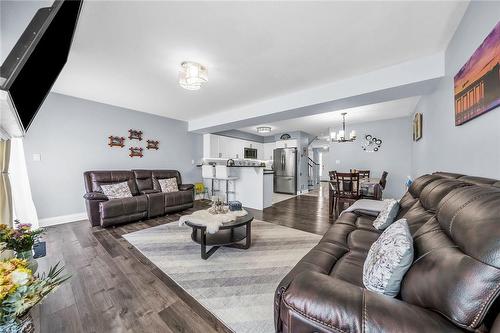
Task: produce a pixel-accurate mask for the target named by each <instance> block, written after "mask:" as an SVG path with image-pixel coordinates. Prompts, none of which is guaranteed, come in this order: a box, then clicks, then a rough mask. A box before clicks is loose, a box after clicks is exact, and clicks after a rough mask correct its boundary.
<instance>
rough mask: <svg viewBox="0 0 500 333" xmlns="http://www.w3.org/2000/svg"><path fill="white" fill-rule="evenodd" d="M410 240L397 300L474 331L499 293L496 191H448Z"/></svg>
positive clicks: (498, 197) (499, 227)
mask: <svg viewBox="0 0 500 333" xmlns="http://www.w3.org/2000/svg"><path fill="white" fill-rule="evenodd" d="M414 240H415V244H414V246H415V250H416V253H417V257H416V259H415V262H414V264H413V265H412V267H411V268H410V270H409V271H408V273H407V274H406V276H405V279H404V281H403V286H402V290H401V295H402V299H403V300H405V301H407V302H410V303H412V304H415V305H418V306H421V307H425V308H428V309H432V310H434V311H437V312H439V313H442V314H443V315H444V316H446V317H447V318H449V319H450V320H451V321H453V322H454V323H455V324H456V325H458V326H460V327H463V328H466V329H469V330H474V329H477V328H478V327H479V326H480V325H481V323H482V321H483V319H484V316H485V314H486V313H487V312H488V311H489V309H490V307H491V306H492V304H493V302H494V301H495V299H497V298H498V295H499V293H500V190H498V189H495V188H494V187H487V186H484V187H483V186H466V187H459V188H455V189H453V190H452V191H450V192H449V193H448V194H447V195H446V196H445V197H444V198H443V199H442V200H441V202H440V203H439V205H438V208H437V213H436V216H435V218H433V219H431V220H429V221H428V222H427V223H426V224H425V225H424V226H422V228H421V229H419V230H418V231H417V232H416V233H415V239H414Z"/></svg>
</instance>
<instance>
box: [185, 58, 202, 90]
mask: <svg viewBox="0 0 500 333" xmlns="http://www.w3.org/2000/svg"><path fill="white" fill-rule="evenodd" d="M205 82H208V70H207V68H206V67H205V66H203V65H201V64H199V63H197V62H192V61H184V62H183V63H181V69H180V71H179V85H180V86H181V87H182V88H184V89H187V90H198V89H200V88H201V85H202V83H205Z"/></svg>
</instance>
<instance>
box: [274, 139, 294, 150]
mask: <svg viewBox="0 0 500 333" xmlns="http://www.w3.org/2000/svg"><path fill="white" fill-rule="evenodd" d="M297 147H298V142H297V140H296V139H290V140H279V141H276V148H297Z"/></svg>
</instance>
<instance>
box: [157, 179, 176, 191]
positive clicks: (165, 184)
mask: <svg viewBox="0 0 500 333" xmlns="http://www.w3.org/2000/svg"><path fill="white" fill-rule="evenodd" d="M158 183H159V184H160V188H161V191H162V192H164V193H172V192H178V191H179V187H178V186H177V179H175V178H166V179H158Z"/></svg>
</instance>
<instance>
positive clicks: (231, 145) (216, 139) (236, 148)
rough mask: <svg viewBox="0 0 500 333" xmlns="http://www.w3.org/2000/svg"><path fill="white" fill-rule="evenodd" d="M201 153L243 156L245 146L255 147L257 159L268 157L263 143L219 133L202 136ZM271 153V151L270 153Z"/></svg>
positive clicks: (210, 156) (232, 156) (222, 156)
mask: <svg viewBox="0 0 500 333" xmlns="http://www.w3.org/2000/svg"><path fill="white" fill-rule="evenodd" d="M203 140H204V141H203V155H204V157H208V158H233V159H235V158H244V156H245V154H244V151H245V148H255V149H257V159H259V160H263V159H268V158H269V156H267V155H266V154H265V153H264V144H263V143H260V142H254V141H248V140H242V139H235V138H230V137H226V136H221V135H214V134H205V135H204V136H203ZM271 154H272V153H271Z"/></svg>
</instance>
